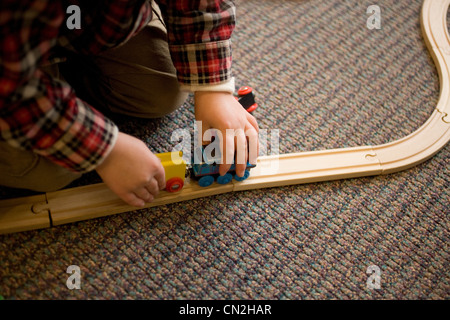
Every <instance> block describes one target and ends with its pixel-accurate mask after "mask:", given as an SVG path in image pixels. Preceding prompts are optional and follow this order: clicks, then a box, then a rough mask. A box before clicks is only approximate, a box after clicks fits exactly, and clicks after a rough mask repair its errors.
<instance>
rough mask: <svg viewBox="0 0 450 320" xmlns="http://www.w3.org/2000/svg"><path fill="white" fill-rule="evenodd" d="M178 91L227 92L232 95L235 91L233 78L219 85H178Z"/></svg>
mask: <svg viewBox="0 0 450 320" xmlns="http://www.w3.org/2000/svg"><path fill="white" fill-rule="evenodd" d="M180 90H181V91H185V92H196V91H209V92H228V93H231V94H233V93H234V91H235V86H234V77H232V78H231V79H230V80H228V81H226V82H222V83H219V84H206V85H187V84H180Z"/></svg>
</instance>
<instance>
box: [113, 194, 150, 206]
mask: <svg viewBox="0 0 450 320" xmlns="http://www.w3.org/2000/svg"><path fill="white" fill-rule="evenodd" d="M118 196H119V197H120V198H121V199H122V200H123V201H125V202H126V203H127V204H129V205H130V206H133V207H143V206H144V205H145V201H144V200H142V199H139V198H138V197H137V196H136V195H135V194H134V193H133V192H128V193H124V194H119V195H118Z"/></svg>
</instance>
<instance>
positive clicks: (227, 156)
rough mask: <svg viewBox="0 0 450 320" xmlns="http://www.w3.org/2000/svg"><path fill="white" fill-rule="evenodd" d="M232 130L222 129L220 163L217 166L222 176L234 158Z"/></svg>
mask: <svg viewBox="0 0 450 320" xmlns="http://www.w3.org/2000/svg"><path fill="white" fill-rule="evenodd" d="M232 131H233V130H228V132H227V131H226V130H224V131H222V138H223V144H222V148H224V150H223V152H222V154H221V160H222V164H221V165H220V167H219V174H220V175H221V176H223V175H224V174H226V173H227V172H228V170H230V167H231V164H232V162H233V160H234V135H233V134H232Z"/></svg>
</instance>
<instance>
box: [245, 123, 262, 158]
mask: <svg viewBox="0 0 450 320" xmlns="http://www.w3.org/2000/svg"><path fill="white" fill-rule="evenodd" d="M245 135H246V136H247V139H248V159H249V162H250V163H251V164H256V159H257V158H258V154H259V140H258V132H257V131H256V130H255V128H253V127H250V128H249V129H247V130H246V131H245Z"/></svg>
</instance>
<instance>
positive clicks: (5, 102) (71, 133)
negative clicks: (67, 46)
mask: <svg viewBox="0 0 450 320" xmlns="http://www.w3.org/2000/svg"><path fill="white" fill-rule="evenodd" d="M106 2H107V3H110V5H111V6H110V7H109V8H108V11H106V12H108V14H109V16H101V19H104V20H108V21H110V22H109V24H108V23H105V24H104V25H102V26H101V28H100V29H99V30H97V31H98V33H97V34H92V33H90V34H89V33H88V34H87V35H89V36H91V37H87V36H86V37H83V36H82V35H81V36H80V38H79V39H80V40H79V41H80V42H79V43H78V45H79V46H81V47H83V48H84V50H86V51H85V53H86V54H88V53H94V54H95V53H97V52H99V51H101V50H103V49H105V48H108V47H111V46H113V45H114V44H117V43H120V42H123V41H126V39H127V38H128V37H129V36H130V35H131V34H132V33H134V32H137V31H138V30H139V29H140V28H142V27H143V26H144V25H145V24H146V20H147V19H148V17H149V15H150V14H151V11H149V5H148V3H147V2H145V3H144V1H140V7H138V9H136V7H134V8H132V7H130V6H128V5H126V4H127V3H128V2H127V1H122V0H119V1H114V2H111V1H109V0H106ZM129 2H130V3H131V2H132V1H129ZM61 3H62V1H51V0H48V1H42V0H2V1H1V4H0V139H2V140H4V141H6V142H8V143H9V144H10V145H12V146H14V147H17V148H24V149H27V150H32V151H34V152H36V153H38V154H40V155H42V156H45V157H47V158H48V159H50V160H51V161H53V162H55V163H56V164H58V165H61V166H63V167H66V168H68V169H69V170H72V171H77V172H87V171H90V170H93V169H94V168H95V167H96V166H97V165H98V164H99V163H100V162H101V161H102V160H103V159H104V158H105V157H106V156H107V155H108V153H109V151H110V150H111V149H112V146H113V145H114V143H115V139H116V137H117V134H118V129H117V127H116V126H115V125H114V123H112V122H111V121H110V120H109V119H107V118H106V117H104V116H103V115H102V114H101V113H99V112H97V111H96V110H95V109H94V108H92V107H91V106H89V105H88V104H87V103H85V102H83V101H81V100H80V99H78V98H77V97H76V95H75V93H74V91H73V90H72V89H71V87H70V86H69V85H68V84H67V83H65V82H62V81H59V80H57V79H54V78H51V77H50V76H48V75H47V74H44V73H43V72H41V71H40V70H39V69H38V65H39V64H40V63H42V62H44V61H45V59H46V57H47V54H48V52H49V50H50V49H51V48H52V47H53V46H54V45H55V43H56V39H57V38H58V36H60V32H61V30H62V29H63V28H64V25H63V24H64V23H65V9H66V8H63V7H62V4H61ZM113 3H114V4H116V6H113ZM133 3H134V5H136V3H135V2H133ZM130 10H132V12H133V14H131V11H130ZM139 10H141V11H139ZM131 19H133V21H134V22H133V21H130V20H131ZM120 25H122V26H123V28H122V29H120V28H119V27H120Z"/></svg>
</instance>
